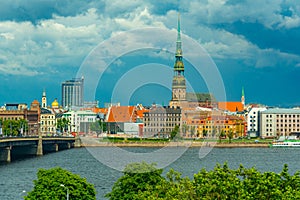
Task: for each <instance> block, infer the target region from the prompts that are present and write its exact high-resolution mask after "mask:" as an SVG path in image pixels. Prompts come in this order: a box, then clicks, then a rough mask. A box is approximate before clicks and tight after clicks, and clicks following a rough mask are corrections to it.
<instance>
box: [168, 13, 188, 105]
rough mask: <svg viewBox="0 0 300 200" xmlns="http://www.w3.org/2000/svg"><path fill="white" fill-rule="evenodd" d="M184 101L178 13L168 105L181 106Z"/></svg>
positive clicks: (184, 92) (184, 90) (184, 85)
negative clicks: (170, 93) (170, 98)
mask: <svg viewBox="0 0 300 200" xmlns="http://www.w3.org/2000/svg"><path fill="white" fill-rule="evenodd" d="M184 102H186V84H185V77H184V64H183V61H182V48H181V34H180V15H179V14H178V25H177V41H176V53H175V64H174V76H173V82H172V100H171V101H170V106H171V107H177V106H179V107H182V103H184Z"/></svg>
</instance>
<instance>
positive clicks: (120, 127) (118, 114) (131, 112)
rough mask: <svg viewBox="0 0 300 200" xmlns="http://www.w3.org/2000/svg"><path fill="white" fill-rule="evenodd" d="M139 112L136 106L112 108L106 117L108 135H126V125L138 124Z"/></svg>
mask: <svg viewBox="0 0 300 200" xmlns="http://www.w3.org/2000/svg"><path fill="white" fill-rule="evenodd" d="M136 119H137V111H136V107H135V106H111V107H109V108H108V112H107V115H106V120H105V121H106V124H107V126H106V128H107V133H108V134H124V133H126V132H125V123H136Z"/></svg>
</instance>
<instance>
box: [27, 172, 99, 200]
mask: <svg viewBox="0 0 300 200" xmlns="http://www.w3.org/2000/svg"><path fill="white" fill-rule="evenodd" d="M37 178H38V179H37V180H34V188H33V190H32V191H31V192H29V193H28V195H27V196H25V199H27V200H29V199H51V200H61V199H66V194H67V192H69V199H84V200H86V199H94V200H95V199H96V190H95V188H94V186H93V185H92V184H90V183H88V182H87V181H86V179H84V178H81V177H80V176H79V175H77V174H73V173H71V172H69V171H67V170H64V169H62V168H60V167H56V168H52V169H48V170H46V169H39V171H38V172H37Z"/></svg>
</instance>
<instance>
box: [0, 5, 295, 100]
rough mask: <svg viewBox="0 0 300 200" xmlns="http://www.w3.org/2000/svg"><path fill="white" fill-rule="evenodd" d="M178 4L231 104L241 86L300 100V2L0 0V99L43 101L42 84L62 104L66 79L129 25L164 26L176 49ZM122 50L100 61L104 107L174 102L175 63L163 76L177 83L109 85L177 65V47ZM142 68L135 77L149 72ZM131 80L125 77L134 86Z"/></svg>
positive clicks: (256, 95)
mask: <svg viewBox="0 0 300 200" xmlns="http://www.w3.org/2000/svg"><path fill="white" fill-rule="evenodd" d="M178 11H179V12H180V16H181V29H182V33H183V34H184V35H185V36H186V37H189V38H191V39H193V40H195V41H196V42H198V44H199V45H200V46H201V47H202V48H203V49H204V50H205V51H206V52H207V53H208V55H210V57H211V58H212V60H213V62H214V63H215V65H216V66H217V69H218V71H219V73H220V75H221V77H222V81H223V83H224V88H225V91H226V99H227V100H228V101H239V100H240V96H241V88H242V87H244V88H245V95H246V103H251V102H252V103H262V104H266V105H271V106H296V105H300V95H299V85H300V84H299V82H300V81H299V77H300V46H299V43H300V7H299V2H298V1H297V0H243V1H241V0H190V1H174V0H166V1H150V0H149V1H145V0H135V1H132V0H114V1H111V0H103V1H99V0H87V1H79V0H77V1H76V0H75V1H71V0H42V1H41V0H30V1H23V0H10V1H5V2H1V7H0V71H1V73H0V80H1V81H0V86H1V90H0V105H3V104H4V103H9V102H26V103H30V102H31V101H33V100H34V99H37V100H40V99H41V95H42V91H43V89H46V92H47V97H48V102H52V101H53V100H54V99H55V98H58V100H59V101H60V99H61V83H62V82H63V81H64V80H68V79H72V78H73V77H75V76H76V75H77V74H78V71H80V70H79V69H80V67H81V66H82V65H83V63H84V62H85V61H87V60H88V59H89V55H91V52H93V51H94V50H95V49H97V47H99V46H100V47H101V44H103V43H104V42H105V41H107V40H109V39H110V38H111V37H118V34H120V33H123V32H127V31H132V30H136V29H145V28H149V27H156V28H160V29H165V30H166V32H167V31H171V32H170V33H174V38H166V40H164V41H168V42H169V43H170V42H171V43H172V41H173V43H172V44H170V46H172V45H173V46H172V47H175V46H174V45H175V41H176V28H177V27H176V26H177V12H178ZM142 36H143V37H145V38H149V37H151V38H152V39H153V40H156V41H158V40H159V39H161V37H162V36H161V35H159V34H157V35H154V34H150V33H149V34H147V32H143V35H142ZM168 39H169V40H168ZM149 41H150V42H151V41H152V40H149ZM130 42H131V40H128V41H127V43H128V44H130ZM148 45H149V44H148ZM111 48H112V50H113V49H114V46H112V47H111ZM185 48H186V49H185ZM174 50H175V49H174ZM188 50H189V49H188V46H187V45H186V46H185V43H184V40H183V53H184V56H185V55H186V56H188V55H187V54H188V53H190V52H188ZM195 52H196V50H195ZM119 53H120V52H119ZM185 53H187V54H185ZM123 54H124V55H123ZM123 54H122V55H121V56H119V57H117V58H116V59H115V61H114V62H113V63H111V64H110V65H109V66H108V67H107V68H104V65H101V63H99V66H98V69H97V70H98V71H101V73H103V72H104V75H103V76H102V78H101V80H97V78H96V79H95V80H93V81H97V88H96V93H95V98H96V99H97V100H99V101H100V105H101V104H103V103H104V102H108V101H110V100H112V101H120V102H121V103H122V104H127V103H129V104H136V103H143V104H150V103H152V102H156V103H163V104H167V102H168V101H169V99H170V97H171V91H170V86H171V81H172V73H169V72H170V70H168V69H167V70H166V72H165V73H166V74H164V75H162V77H163V79H164V78H165V79H166V80H167V81H166V82H168V81H169V80H170V81H169V82H170V83H169V85H168V84H166V85H162V84H160V83H157V82H155V81H153V82H152V83H151V82H147V84H146V83H140V85H139V86H138V87H137V88H135V91H131V93H130V94H126V95H125V96H126V98H125V97H124V98H123V96H122V94H125V93H126V89H124V88H123V89H122V91H121V92H120V93H116V94H112V93H113V92H112V91H114V86H115V85H116V84H117V82H118V81H119V79H120V78H121V77H122V76H123V75H124V74H125V75H126V73H128V72H129V71H130V70H132V69H134V68H136V67H137V66H139V65H144V64H147V63H148V64H149V63H158V64H162V65H163V66H169V67H170V69H172V68H171V67H172V66H173V64H174V56H173V54H172V52H168V53H165V54H164V55H162V54H159V53H157V52H155V51H154V50H149V51H146V52H145V51H142V50H141V51H139V52H138V53H132V52H130V53H128V52H123ZM158 54H159V56H158ZM106 64H107V63H106ZM185 67H186V68H185V69H186V77H187V79H188V81H189V82H191V84H192V85H193V89H194V90H195V91H197V92H207V91H210V90H208V88H209V87H208V86H206V85H205V84H206V82H205V77H204V78H203V77H202V78H201V76H203V74H200V76H196V75H195V71H193V68H192V65H190V64H189V63H188V61H186V63H185ZM202 67H203V68H205V67H206V68H209V66H205V65H203V66H202ZM148 68H151V66H147V69H148ZM153 69H156V68H155V67H154V68H153ZM208 70H209V69H208ZM163 72H164V71H159V70H158V71H157V70H153V72H151V73H150V72H149V73H145V74H146V75H145V74H144V73H142V74H144V76H148V77H149V76H150V77H151V76H157V75H156V74H160V73H163ZM142 74H135V77H137V78H139V79H142V78H144V77H143V75H142ZM158 77H159V76H158ZM87 78H88V77H87ZM86 81H87V82H88V81H91V80H86ZM134 83H135V82H131V81H130V80H127V81H126V84H128V85H130V84H134ZM126 84H125V85H126ZM123 85H124V84H123ZM124 87H127V86H124ZM89 89H90V88H87V89H86V92H87V93H90V91H89ZM86 96H87V100H92V99H88V98H91V96H92V95H90V94H86ZM128 99H129V100H128Z"/></svg>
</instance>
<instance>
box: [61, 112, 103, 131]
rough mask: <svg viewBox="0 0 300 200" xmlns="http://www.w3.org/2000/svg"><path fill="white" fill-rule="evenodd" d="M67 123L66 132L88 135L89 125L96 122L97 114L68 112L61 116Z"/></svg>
mask: <svg viewBox="0 0 300 200" xmlns="http://www.w3.org/2000/svg"><path fill="white" fill-rule="evenodd" d="M62 117H63V118H66V119H67V120H68V121H69V126H68V131H70V132H71V133H76V134H80V135H82V134H88V133H90V132H91V130H90V126H91V123H94V122H96V121H97V114H96V113H94V112H92V111H90V110H77V111H74V110H72V111H68V112H66V113H63V114H62Z"/></svg>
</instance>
